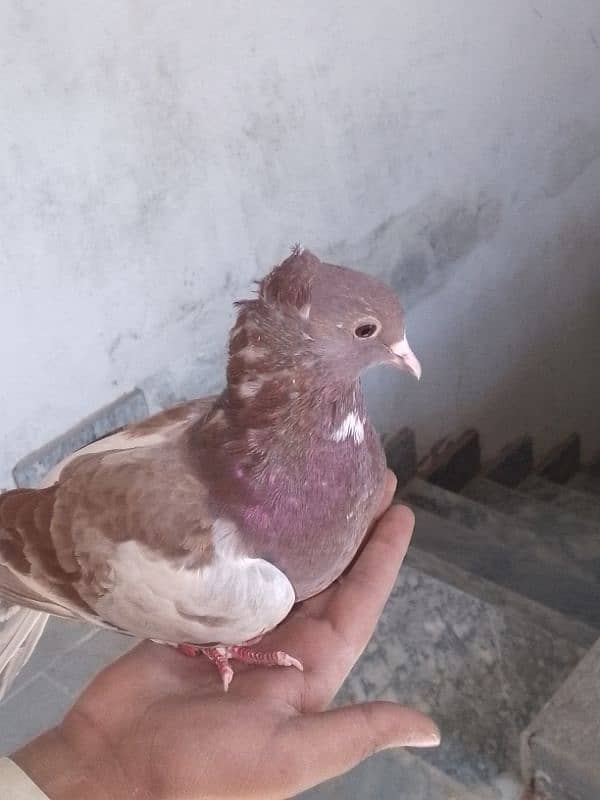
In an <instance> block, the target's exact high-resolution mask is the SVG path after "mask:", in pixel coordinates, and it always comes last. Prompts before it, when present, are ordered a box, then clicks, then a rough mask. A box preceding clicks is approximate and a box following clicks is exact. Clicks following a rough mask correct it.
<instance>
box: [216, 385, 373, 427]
mask: <svg viewBox="0 0 600 800" xmlns="http://www.w3.org/2000/svg"><path fill="white" fill-rule="evenodd" d="M219 409H221V410H222V411H223V413H224V415H225V418H226V420H227V423H228V427H229V430H230V431H234V430H237V431H239V432H240V433H241V432H243V431H248V430H255V431H256V430H270V431H271V432H272V435H273V436H274V437H275V438H279V435H289V434H291V433H293V434H301V435H311V436H315V435H316V436H319V437H323V438H326V439H329V438H331V437H334V438H335V437H336V436H340V435H341V434H340V433H339V431H340V429H343V426H344V424H346V426H348V425H350V427H351V428H352V429H353V423H352V420H353V419H354V418H356V420H357V422H356V427H360V426H361V424H364V418H365V414H366V411H365V401H364V397H363V394H362V389H361V385H360V381H359V380H356V381H354V382H350V381H331V380H329V381H328V380H327V378H326V377H325V376H323V378H322V379H321V380H320V379H319V375H318V373H317V374H311V373H310V372H308V371H307V372H305V371H302V370H282V371H279V372H277V371H275V372H272V373H270V374H269V375H263V376H262V377H261V378H252V377H248V378H246V379H243V380H242V381H241V382H239V383H237V382H236V383H233V384H231V383H230V384H228V386H227V388H226V389H225V390H224V392H223V393H222V395H221V396H220V398H219V400H218V401H217V403H216V407H215V412H216V413H217V414H218V410H219ZM349 417H350V420H351V421H350V422H349V421H348V418H349Z"/></svg>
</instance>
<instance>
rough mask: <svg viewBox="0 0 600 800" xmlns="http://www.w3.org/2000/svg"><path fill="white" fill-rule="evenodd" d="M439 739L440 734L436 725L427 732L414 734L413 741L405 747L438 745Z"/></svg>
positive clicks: (440, 738)
mask: <svg viewBox="0 0 600 800" xmlns="http://www.w3.org/2000/svg"><path fill="white" fill-rule="evenodd" d="M441 740H442V737H441V734H440V732H439V730H438V728H437V727H436V728H435V729H434V730H432V731H429V732H428V733H425V734H421V735H418V736H415V738H414V741H412V742H410V744H408V745H407V747H439V744H440V742H441Z"/></svg>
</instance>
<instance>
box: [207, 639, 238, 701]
mask: <svg viewBox="0 0 600 800" xmlns="http://www.w3.org/2000/svg"><path fill="white" fill-rule="evenodd" d="M200 650H201V652H203V653H204V655H205V656H206V657H207V658H209V659H210V660H211V661H212V662H213V664H214V665H215V666H216V668H217V669H218V670H219V675H220V676H221V680H222V681H223V689H224V690H225V691H227V690H228V689H229V684H230V683H231V681H232V680H233V670H232V669H231V667H230V666H229V647H222V646H220V647H201V648H200Z"/></svg>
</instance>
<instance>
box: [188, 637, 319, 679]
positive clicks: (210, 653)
mask: <svg viewBox="0 0 600 800" xmlns="http://www.w3.org/2000/svg"><path fill="white" fill-rule="evenodd" d="M252 641H255V640H252ZM177 649H178V650H179V652H180V653H183V654H184V655H186V656H197V655H199V654H200V653H204V655H205V656H206V657H207V658H209V659H210V660H211V661H212V662H213V664H214V665H215V666H216V668H217V669H218V670H219V675H220V676H221V680H222V681H223V689H224V690H225V691H227V690H228V689H229V684H230V683H231V681H232V680H233V669H232V668H231V666H230V664H229V662H230V661H241V662H242V663H243V664H256V665H258V666H262V667H296V669H298V670H300V672H302V671H303V666H302V663H301V662H300V661H298V659H297V658H294V657H293V656H290V655H288V653H284V652H283V650H273V651H271V652H268V653H264V652H260V651H257V650H254V649H253V648H252V647H250V646H248V645H247V644H240V645H227V646H225V645H218V646H217V647H198V646H197V645H193V644H180V645H178V647H177Z"/></svg>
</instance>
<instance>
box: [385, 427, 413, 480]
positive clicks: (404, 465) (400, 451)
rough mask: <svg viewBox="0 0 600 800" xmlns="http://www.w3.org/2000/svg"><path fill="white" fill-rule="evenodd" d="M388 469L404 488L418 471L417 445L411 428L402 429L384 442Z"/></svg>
mask: <svg viewBox="0 0 600 800" xmlns="http://www.w3.org/2000/svg"><path fill="white" fill-rule="evenodd" d="M384 446H385V456H386V460H387V464H388V467H389V468H390V469H391V470H392V472H393V473H394V475H395V476H396V478H397V479H398V486H404V484H405V483H407V482H408V481H409V480H410V479H411V478H412V476H413V475H414V474H415V472H416V471H417V443H416V439H415V434H414V431H412V430H411V428H401V429H400V430H399V431H397V432H396V433H395V434H394V435H393V436H389V437H387V438H386V439H385V441H384Z"/></svg>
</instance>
